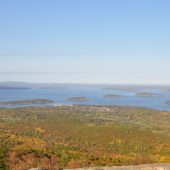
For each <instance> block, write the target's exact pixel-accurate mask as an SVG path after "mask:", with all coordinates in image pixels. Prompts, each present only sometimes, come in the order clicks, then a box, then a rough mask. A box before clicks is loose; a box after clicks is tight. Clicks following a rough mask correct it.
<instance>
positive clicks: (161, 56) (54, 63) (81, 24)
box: [0, 0, 170, 84]
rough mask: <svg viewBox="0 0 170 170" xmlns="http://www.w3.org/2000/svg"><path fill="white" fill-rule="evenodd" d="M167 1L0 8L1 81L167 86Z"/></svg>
mask: <svg viewBox="0 0 170 170" xmlns="http://www.w3.org/2000/svg"><path fill="white" fill-rule="evenodd" d="M169 9H170V1H169V0H48V1H47V0H24V1H23V0H15V1H12V0H5V1H0V81H27V82H59V83H61V82H63V83H142V84H143V83H150V84H152V83H158V84H159V83H160V84H170V10H169Z"/></svg>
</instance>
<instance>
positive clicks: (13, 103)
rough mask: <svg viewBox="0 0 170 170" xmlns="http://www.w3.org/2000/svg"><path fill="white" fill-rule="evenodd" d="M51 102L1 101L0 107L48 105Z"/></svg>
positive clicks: (46, 100) (34, 100) (33, 100)
mask: <svg viewBox="0 0 170 170" xmlns="http://www.w3.org/2000/svg"><path fill="white" fill-rule="evenodd" d="M50 103H53V101H52V100H48V99H32V100H14V101H1V102H0V105H31V104H50Z"/></svg>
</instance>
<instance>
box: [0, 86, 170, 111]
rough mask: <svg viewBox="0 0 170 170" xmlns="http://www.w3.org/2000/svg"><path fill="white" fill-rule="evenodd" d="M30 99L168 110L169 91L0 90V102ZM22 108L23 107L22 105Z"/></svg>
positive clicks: (60, 103)
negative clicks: (109, 96)
mask: <svg viewBox="0 0 170 170" xmlns="http://www.w3.org/2000/svg"><path fill="white" fill-rule="evenodd" d="M136 92H148V93H156V94H157V96H154V97H139V96H136V95H135V93H136ZM106 94H119V95H124V96H123V97H120V98H112V99H109V98H103V95H106ZM80 96H81V97H86V98H87V99H88V100H87V101H82V102H77V101H68V100H66V99H67V98H71V97H80ZM29 99H30V100H31V99H50V100H53V101H54V104H55V105H63V104H66V105H68V104H85V105H120V106H138V107H147V108H153V109H159V110H170V105H167V104H165V101H167V100H170V91H169V92H168V91H164V90H159V89H147V88H146V89H140V90H138V91H129V90H103V89H101V88H97V87H63V88H51V89H50V88H49V89H40V88H32V89H0V101H13V100H29ZM25 106H26V105H25ZM0 107H1V108H2V107H8V108H9V107H20V105H0ZM22 107H23V105H22Z"/></svg>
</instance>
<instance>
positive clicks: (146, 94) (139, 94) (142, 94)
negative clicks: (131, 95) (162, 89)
mask: <svg viewBox="0 0 170 170" xmlns="http://www.w3.org/2000/svg"><path fill="white" fill-rule="evenodd" d="M135 94H136V96H139V97H155V96H157V94H155V93H135Z"/></svg>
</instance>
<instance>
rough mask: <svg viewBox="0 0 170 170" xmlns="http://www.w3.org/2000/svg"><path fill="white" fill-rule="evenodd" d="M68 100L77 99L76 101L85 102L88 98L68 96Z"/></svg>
mask: <svg viewBox="0 0 170 170" xmlns="http://www.w3.org/2000/svg"><path fill="white" fill-rule="evenodd" d="M66 100H68V101H75V102H83V101H87V98H86V97H71V98H67V99H66Z"/></svg>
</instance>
